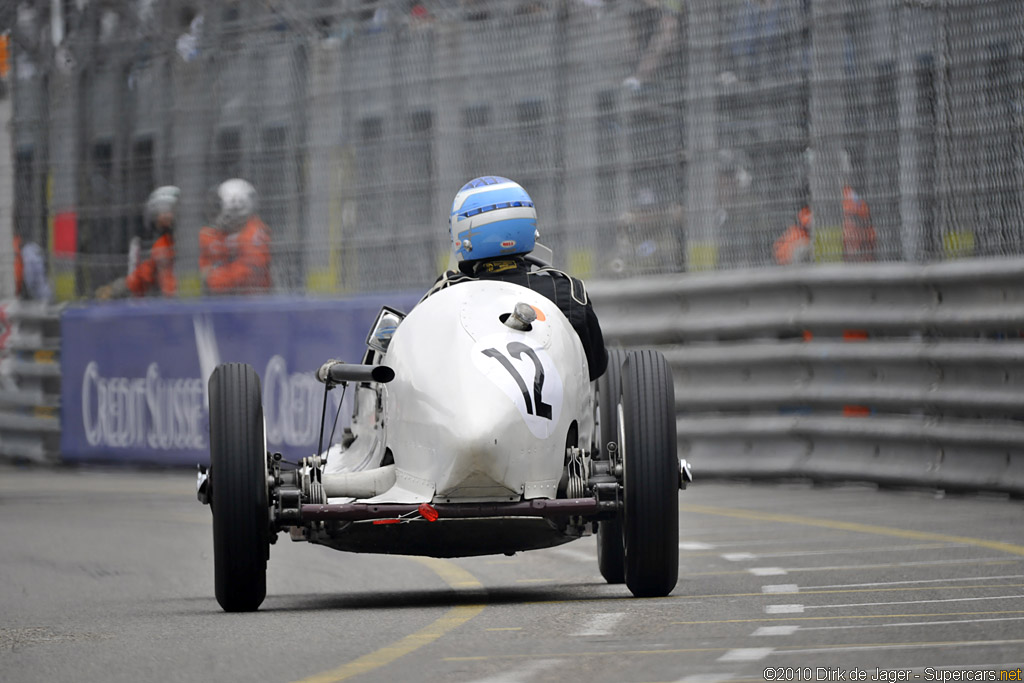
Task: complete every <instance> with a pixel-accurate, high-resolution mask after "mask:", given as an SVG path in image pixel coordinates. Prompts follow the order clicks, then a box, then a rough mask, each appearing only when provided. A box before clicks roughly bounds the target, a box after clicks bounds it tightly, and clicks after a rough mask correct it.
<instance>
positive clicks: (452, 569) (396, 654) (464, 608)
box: [297, 557, 484, 683]
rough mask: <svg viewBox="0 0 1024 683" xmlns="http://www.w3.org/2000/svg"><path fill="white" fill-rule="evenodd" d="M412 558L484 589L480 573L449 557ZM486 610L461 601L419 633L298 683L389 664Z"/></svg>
mask: <svg viewBox="0 0 1024 683" xmlns="http://www.w3.org/2000/svg"><path fill="white" fill-rule="evenodd" d="M409 559H411V560H415V561H416V562H419V563H420V564H422V565H425V566H426V567H428V568H429V569H430V570H431V571H433V572H434V573H435V574H437V575H438V576H440V577H441V579H443V580H444V582H445V583H447V584H448V585H449V586H451V587H452V588H454V589H456V590H479V591H483V590H484V587H483V584H481V583H480V582H479V581H478V580H477V579H476V577H474V576H473V575H472V574H470V573H469V572H467V571H466V570H465V569H463V568H462V567H460V566H458V565H456V564H454V563H452V562H449V561H448V560H442V559H437V558H433V557H411V558H409ZM483 610H484V605H457V606H455V607H453V608H451V609H450V610H448V612H446V613H445V614H444V615H442V616H441V617H440V618H439V619H437V620H436V621H434V622H433V623H432V624H429V625H427V626H425V627H423V628H421V629H420V630H419V631H416V632H415V633H410V634H409V635H407V636H406V637H404V638H402V639H401V640H398V641H396V642H394V643H392V644H390V645H385V646H384V647H382V648H380V649H379V650H375V651H373V652H370V653H369V654H365V655H363V656H362V657H359V658H357V659H354V660H352V661H351V662H348V663H347V664H343V665H341V666H339V667H338V668H336V669H331V670H330V671H325V672H323V673H320V674H316V675H314V676H310V677H309V678H303V679H302V680H300V681H298V682H297V683H335V681H344V680H347V679H349V678H352V677H353V676H358V675H360V674H364V673H367V672H370V671H374V670H375V669H379V668H381V667H383V666H387V665H388V664H391V663H392V662H394V661H395V660H397V659H400V658H401V657H404V656H405V655H407V654H410V653H411V652H415V651H416V650H418V649H420V648H421V647H423V646H424V645H429V644H431V643H433V642H434V641H435V640H437V639H438V638H440V637H441V636H443V635H445V634H446V633H448V632H450V631H452V630H454V629H456V628H458V627H459V626H462V625H463V624H465V623H466V622H467V621H469V620H470V619H472V618H473V617H475V616H477V615H478V614H480V613H481V612H482V611H483Z"/></svg>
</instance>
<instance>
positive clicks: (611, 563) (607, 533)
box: [595, 349, 626, 583]
mask: <svg viewBox="0 0 1024 683" xmlns="http://www.w3.org/2000/svg"><path fill="white" fill-rule="evenodd" d="M625 360H626V352H625V351H624V350H622V349H608V369H607V370H605V373H604V374H603V375H601V377H600V378H598V380H597V417H598V437H597V442H598V443H596V444H595V453H597V456H598V458H600V459H601V460H608V459H609V453H608V442H609V441H618V438H619V409H618V405H619V394H620V393H621V391H622V363H623V361H625ZM625 562H626V552H625V546H623V541H622V518H621V516H619V517H615V518H614V519H603V520H601V521H600V522H598V523H597V568H598V569H599V570H600V571H601V576H603V577H604V580H605V581H607V582H608V583H625V581H626V564H625Z"/></svg>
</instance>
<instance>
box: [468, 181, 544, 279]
mask: <svg viewBox="0 0 1024 683" xmlns="http://www.w3.org/2000/svg"><path fill="white" fill-rule="evenodd" d="M448 234H449V236H450V237H451V243H452V253H454V254H455V258H456V260H458V261H479V260H480V259H487V258H494V257H495V256H512V255H513V254H526V253H529V252H531V251H533V246H534V244H535V243H536V240H537V211H536V209H534V207H533V200H532V199H530V195H528V194H527V193H526V190H524V189H523V188H522V187H521V186H520V185H519V183H515V182H513V181H511V180H509V179H508V178H502V177H500V176H490V175H489V176H482V177H480V178H474V179H473V180H470V181H469V182H468V183H466V184H465V185H463V186H462V189H461V190H459V193H458V194H457V195H455V201H453V202H452V212H451V216H450V217H449V219H448Z"/></svg>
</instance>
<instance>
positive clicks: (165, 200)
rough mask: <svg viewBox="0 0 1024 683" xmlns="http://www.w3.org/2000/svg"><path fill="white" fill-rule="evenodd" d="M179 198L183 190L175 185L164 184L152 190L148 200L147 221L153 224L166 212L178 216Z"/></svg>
mask: <svg viewBox="0 0 1024 683" xmlns="http://www.w3.org/2000/svg"><path fill="white" fill-rule="evenodd" d="M179 199H181V190H179V189H178V188H177V187H175V186H174V185H163V186H162V187H158V188H156V189H155V190H153V191H152V192H150V193H149V198H148V199H147V200H146V223H148V224H150V225H152V224H153V223H155V222H156V219H157V217H158V216H159V215H160V214H164V213H169V214H171V215H172V216H177V214H178V200H179Z"/></svg>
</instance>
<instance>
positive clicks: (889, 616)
mask: <svg viewBox="0 0 1024 683" xmlns="http://www.w3.org/2000/svg"><path fill="white" fill-rule="evenodd" d="M993 614H1024V610H1007V611H1002V612H938V613H935V612H929V613H927V614H857V615H848V616H833V617H790V618H788V619H787V618H786V617H765V618H763V619H721V620H717V621H673V622H670V623H672V624H677V625H686V626H695V625H698V624H700V625H706V624H753V623H757V622H762V621H822V620H825V619H896V618H899V619H903V618H908V617H974V616H979V615H993Z"/></svg>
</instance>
